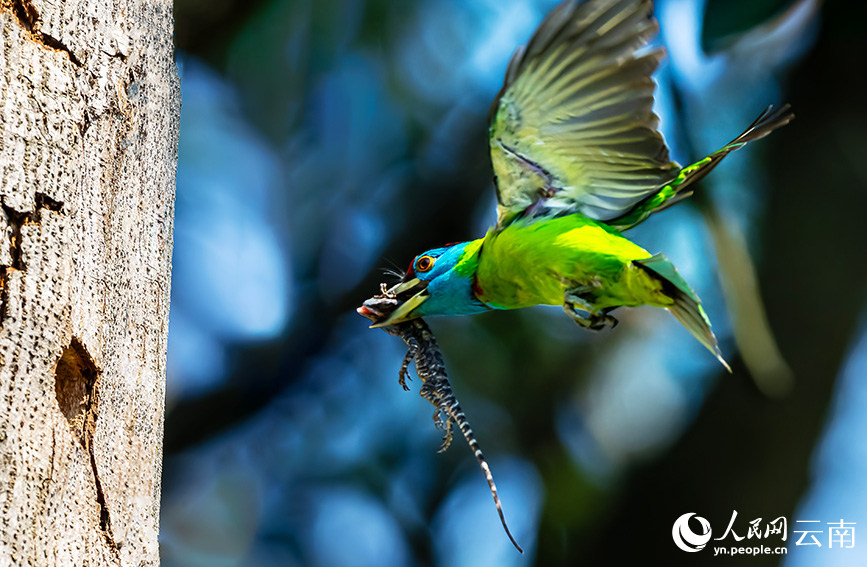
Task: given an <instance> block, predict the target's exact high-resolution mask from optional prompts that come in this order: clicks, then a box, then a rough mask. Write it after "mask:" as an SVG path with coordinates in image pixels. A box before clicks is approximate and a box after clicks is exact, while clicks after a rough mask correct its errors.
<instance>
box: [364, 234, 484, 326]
mask: <svg viewBox="0 0 867 567" xmlns="http://www.w3.org/2000/svg"><path fill="white" fill-rule="evenodd" d="M481 246H482V240H472V241H469V242H460V243H457V244H451V245H448V246H444V247H442V248H434V249H432V250H428V251H427V252H424V253H423V254H419V255H418V256H416V257H415V259H414V260H413V261H412V264H410V266H409V269H408V270H407V271H406V274H404V276H403V279H401V281H400V282H399V283H398V284H397V285H396V286H394V287H392V288H391V289H390V290H388V293H389V295H394V296H396V297H397V298H398V300H399V301H400V302H401V303H400V304H399V305H398V307H397V309H395V310H394V312H393V313H392V314H391V316H390V317H389V318H388V319H386V320H385V321H381V322H379V323H377V324H375V325H372V327H385V326H387V325H394V324H395V323H400V322H402V321H408V320H410V319H415V318H416V317H424V316H427V315H469V314H472V313H481V312H482V311H487V310H488V307H487V306H486V305H485V304H484V303H482V302H481V301H479V300H478V299H477V298H476V295H475V293H473V282H474V281H475V275H476V269H477V268H478V265H479V250H480V249H481Z"/></svg>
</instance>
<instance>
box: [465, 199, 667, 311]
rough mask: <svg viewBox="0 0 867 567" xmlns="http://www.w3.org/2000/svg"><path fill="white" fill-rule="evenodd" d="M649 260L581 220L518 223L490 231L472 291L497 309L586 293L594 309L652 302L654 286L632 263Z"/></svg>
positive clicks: (657, 290)
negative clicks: (570, 293) (569, 292)
mask: <svg viewBox="0 0 867 567" xmlns="http://www.w3.org/2000/svg"><path fill="white" fill-rule="evenodd" d="M648 257H650V254H649V253H648V252H647V251H646V250H644V249H643V248H641V247H640V246H638V245H636V244H633V243H632V242H630V241H629V240H627V239H626V238H624V237H623V236H620V234H618V233H616V232H614V231H611V230H607V229H606V228H604V227H602V226H601V225H600V224H599V223H597V222H595V221H593V220H591V219H588V218H586V217H583V216H581V215H569V216H565V217H560V218H555V219H548V220H541V221H537V222H526V221H519V222H517V223H514V224H512V225H510V226H508V227H507V228H505V229H504V230H502V231H501V232H499V233H497V232H494V231H493V230H492V231H489V232H488V234H487V236H486V237H485V240H484V244H483V245H482V252H481V256H480V258H479V269H478V272H477V280H476V292H477V295H478V297H479V299H481V300H482V301H484V302H485V303H486V304H488V305H489V306H491V307H494V308H498V309H516V308H519V307H528V306H531V305H540V304H541V305H562V304H563V302H564V295H565V293H566V292H567V291H573V290H576V289H580V290H589V292H588V295H589V296H590V297H592V298H593V303H594V306H596V307H598V308H600V309H601V308H605V307H614V306H621V305H627V306H634V305H641V304H644V303H651V302H653V301H652V299H653V296H655V295H657V294H658V293H660V291H661V290H660V285H659V284H658V282H657V281H656V280H654V279H652V278H650V277H648V276H647V275H646V273H645V272H644V271H643V270H641V269H640V268H637V267H636V266H634V265H633V264H632V261H633V260H640V259H643V258H648Z"/></svg>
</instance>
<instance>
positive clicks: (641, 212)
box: [608, 104, 795, 230]
mask: <svg viewBox="0 0 867 567" xmlns="http://www.w3.org/2000/svg"><path fill="white" fill-rule="evenodd" d="M794 118H795V114H794V113H793V112H792V108H791V106H790V105H788V104H784V105H783V106H781V107H780V108H778V109H776V110H774V107H773V106H769V107H768V108H766V109H765V111H764V112H762V113H761V114H760V115H759V116H758V118H756V119H755V120H754V121H753V123H752V124H750V125H749V126H748V127H747V129H746V130H744V131H743V132H742V133H741V135H740V136H738V137H737V138H735V139H734V140H732V141H731V142H729V143H728V144H726V145H725V146H723V147H722V148H720V149H718V150H717V151H715V152H713V153H712V154H710V155H708V156H707V157H705V158H704V159H701V160H699V161H697V162H695V163H693V164H690V165H688V166H686V167H684V168H683V169H681V170H680V172H679V173H678V174H677V177H676V178H675V179H674V180H672V181H671V183H669V184H668V185H666V186H665V187H663V188H662V189H660V191H659V192H658V193H655V194H653V195H651V196H650V197H648V198H647V199H645V200H644V201H642V202H640V203H639V204H638V205H636V206H635V208H633V209H632V210H631V211H630V212H628V213H627V214H625V215H623V216H622V217H620V218H617V219H614V220H612V221H608V224H610V225H611V226H614V227H616V228H617V229H619V230H628V229H630V228H632V227H633V226H635V225H637V224H639V223H641V222H642V221H644V220H645V219H646V218H647V217H649V216H650V215H652V214H654V213H658V212H660V211H663V210H665V209H667V208H669V207H670V206H672V205H674V204H677V203H679V202H680V201H682V200H683V199H686V198H687V197H689V196H690V195H692V190H693V186H694V185H695V184H696V183H697V182H698V181H699V180H701V179H702V178H703V177H704V176H705V175H707V174H708V173H710V172H711V170H712V169H713V168H715V167H716V166H717V165H718V164H719V162H720V161H722V159H723V158H724V157H726V156H727V155H729V154H730V153H732V152H733V151H735V150H738V149H740V148H742V147H744V146H745V145H747V144H748V143H749V142H753V141H755V140H759V139H761V138H764V137H765V136H767V135H768V134H770V133H771V132H773V131H774V130H776V129H777V128H779V127H781V126H785V125H786V124H788V123H789V122H791V121H792V120H793V119H794Z"/></svg>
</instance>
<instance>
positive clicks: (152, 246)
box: [0, 0, 180, 566]
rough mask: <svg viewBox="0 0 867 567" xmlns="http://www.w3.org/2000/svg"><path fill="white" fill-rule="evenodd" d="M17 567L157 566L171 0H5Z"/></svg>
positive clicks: (172, 82)
mask: <svg viewBox="0 0 867 567" xmlns="http://www.w3.org/2000/svg"><path fill="white" fill-rule="evenodd" d="M0 37H2V44H0V199H2V201H0V204H2V211H0V566H5V565H76V566H79V565H118V564H119V565H156V564H158V563H159V555H158V548H157V528H158V517H159V497H160V473H161V461H162V436H163V433H162V432H163V401H164V383H165V356H166V335H167V330H168V311H169V282H170V280H169V276H170V269H171V248H172V218H173V208H174V181H175V168H176V160H177V136H178V121H179V106H180V91H179V83H178V79H177V73H176V70H175V65H174V62H173V57H172V55H173V51H172V4H171V1H170V0H80V1H74V2H73V1H69V2H63V1H59V0H0Z"/></svg>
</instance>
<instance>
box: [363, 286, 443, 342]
mask: <svg viewBox="0 0 867 567" xmlns="http://www.w3.org/2000/svg"><path fill="white" fill-rule="evenodd" d="M404 279H406V277H404ZM427 284H428V282H426V281H423V280H420V279H418V278H414V277H413V278H410V279H408V280H406V281H402V282H400V283H399V284H397V285H395V286H394V287H392V288H391V289H387V290H384V293H383V294H384V295H385V296H386V297H388V298H393V299H396V300H397V301H398V303H397V307H396V308H395V309H394V311H392V312H391V314H390V315H389V316H388V317H387V318H386V319H385V320H382V321H375V322H374V324H373V325H371V326H370V328H371V329H378V328H380V327H387V326H389V325H396V324H397V323H402V322H403V321H408V320H410V319H415V318H416V317H419V316H420V315H417V314H413V311H415V309H416V308H417V307H418V306H419V305H421V304H422V303H424V302H425V301H426V300H427V298H428V297H430V293H428V291H427ZM365 303H367V302H365ZM361 309H366V307H365V306H364V305H362V306H361V307H360V308H359V313H360V314H361V315H365V316H366V314H365V313H361Z"/></svg>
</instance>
